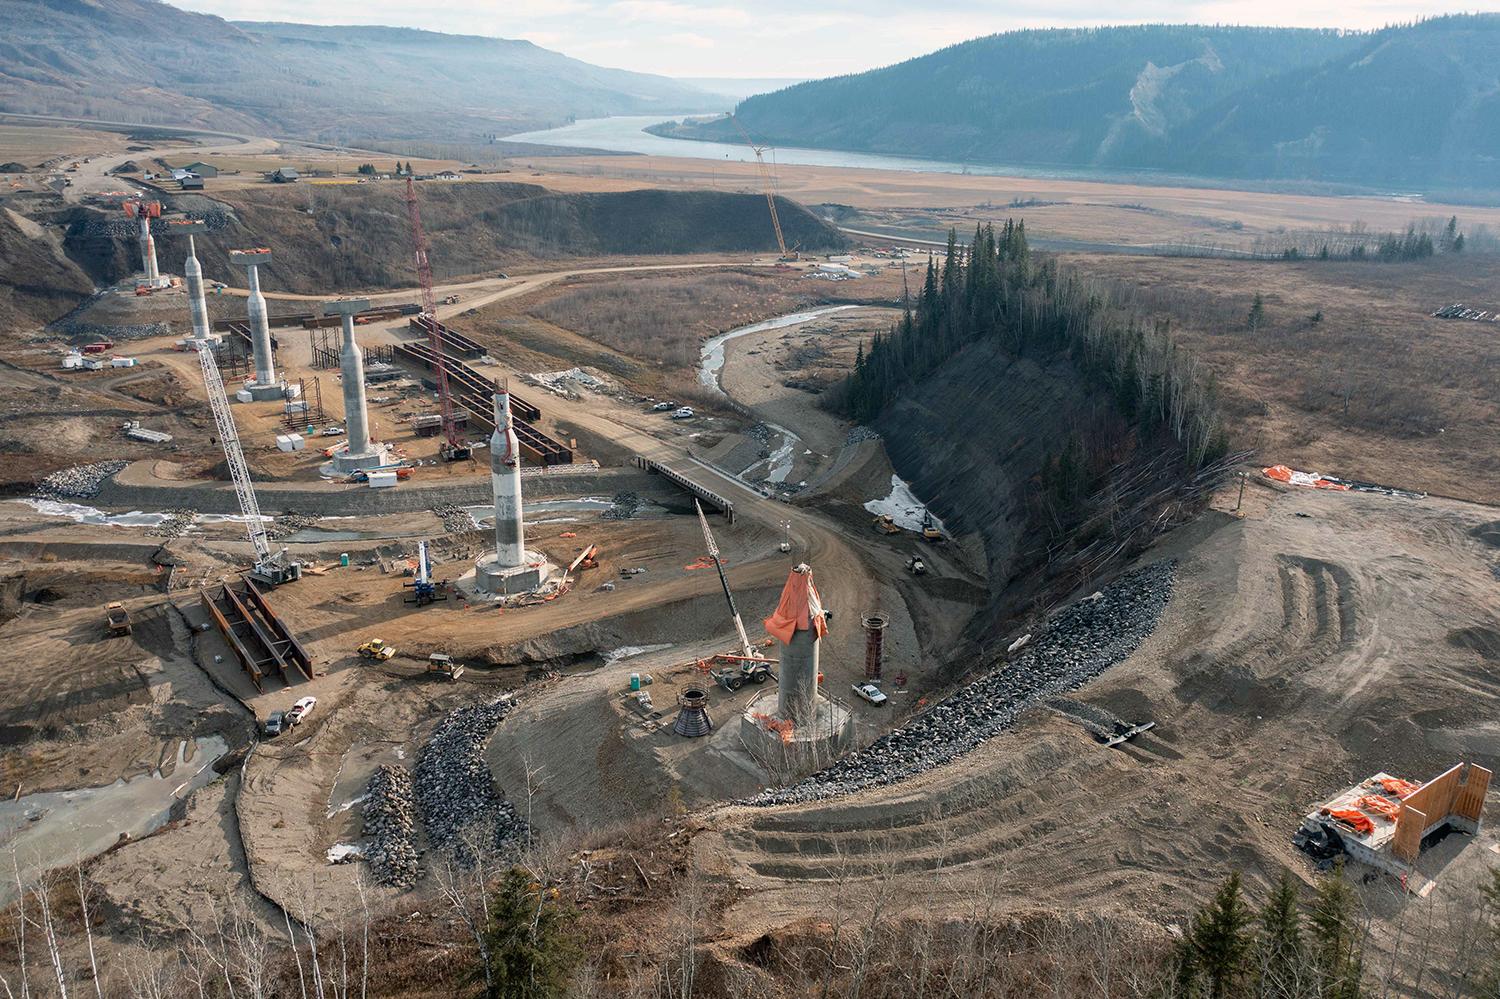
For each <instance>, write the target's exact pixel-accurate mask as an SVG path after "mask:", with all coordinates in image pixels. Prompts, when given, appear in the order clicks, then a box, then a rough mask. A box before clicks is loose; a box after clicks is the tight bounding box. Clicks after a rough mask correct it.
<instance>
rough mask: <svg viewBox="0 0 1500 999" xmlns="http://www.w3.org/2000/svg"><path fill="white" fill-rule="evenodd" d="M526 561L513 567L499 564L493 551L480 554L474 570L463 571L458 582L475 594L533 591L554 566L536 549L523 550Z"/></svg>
mask: <svg viewBox="0 0 1500 999" xmlns="http://www.w3.org/2000/svg"><path fill="white" fill-rule="evenodd" d="M526 554H527V556H528V559H529V561H528V563H527V564H526V565H522V566H519V567H515V568H509V567H502V566H501V565H499V560H498V559H497V557H496V556H495V553H494V552H489V553H488V554H486V555H482V556H480V558H479V560H478V561H476V562H475V563H474V572H473V573H472V574H465V576H464V577H463V579H461V580H459V585H460V586H463V585H464V584H465V583H467V584H468V585H469V587H471V588H472V589H473V591H474V593H475V594H476V595H477V596H479V597H486V596H489V597H504V596H512V595H515V594H518V593H535V592H536V591H537V590H540V589H541V588H542V587H543V586H545V585H546V584H547V582H548V580H550V579H551V578H552V576H553V575H554V574H555V572H556V570H557V567H556V566H554V565H553V564H552V563H551V562H548V561H547V559H546V557H545V556H543V555H540V554H538V553H537V552H527V553H526Z"/></svg>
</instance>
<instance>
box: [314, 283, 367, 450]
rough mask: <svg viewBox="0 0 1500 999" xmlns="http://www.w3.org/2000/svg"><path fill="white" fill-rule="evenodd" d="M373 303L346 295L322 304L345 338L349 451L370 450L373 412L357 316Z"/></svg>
mask: <svg viewBox="0 0 1500 999" xmlns="http://www.w3.org/2000/svg"><path fill="white" fill-rule="evenodd" d="M369 307H370V303H369V301H368V300H366V299H362V298H361V299H344V300H342V301H338V302H328V303H327V304H325V305H324V306H323V314H324V315H325V316H333V315H337V316H339V317H341V319H342V323H343V332H344V342H343V344H342V347H341V349H340V350H339V372H340V373H341V374H342V375H343V379H344V426H345V428H347V430H348V432H349V453H350V454H352V455H355V454H365V453H367V452H368V451H369V450H370V422H369V421H370V416H369V411H368V410H367V409H366V407H365V355H364V351H362V350H360V349H359V344H358V343H356V342H355V341H354V316H355V314H356V313H359V312H363V311H365V310H366V309H368V308H369Z"/></svg>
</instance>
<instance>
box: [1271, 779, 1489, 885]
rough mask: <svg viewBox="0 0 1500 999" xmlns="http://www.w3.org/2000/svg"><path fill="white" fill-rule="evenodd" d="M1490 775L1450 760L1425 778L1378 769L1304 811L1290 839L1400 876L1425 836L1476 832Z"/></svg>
mask: <svg viewBox="0 0 1500 999" xmlns="http://www.w3.org/2000/svg"><path fill="white" fill-rule="evenodd" d="M1490 776H1491V774H1490V771H1488V770H1486V769H1485V768H1484V767H1481V766H1479V765H1478V764H1476V763H1457V764H1454V765H1453V766H1452V767H1450V768H1448V769H1447V770H1445V771H1444V772H1443V773H1441V774H1439V775H1438V776H1436V777H1434V778H1433V779H1432V780H1430V781H1427V782H1426V783H1416V782H1414V781H1409V780H1405V779H1403V778H1400V777H1394V776H1392V775H1391V774H1388V773H1383V772H1382V773H1378V774H1376V775H1375V776H1373V777H1370V778H1367V779H1366V780H1363V781H1360V782H1359V783H1358V784H1355V785H1353V786H1352V787H1348V788H1345V789H1344V790H1342V791H1340V792H1339V793H1338V794H1336V795H1334V796H1333V797H1332V798H1330V799H1328V800H1327V801H1325V802H1324V803H1323V804H1321V805H1319V806H1318V807H1317V808H1314V809H1313V810H1312V811H1311V812H1308V813H1307V815H1306V816H1305V817H1304V818H1303V820H1302V827H1301V828H1300V829H1299V830H1298V831H1297V835H1296V836H1295V837H1294V842H1295V843H1296V844H1297V845H1298V846H1300V847H1302V848H1303V849H1306V850H1309V851H1310V852H1313V853H1324V854H1327V853H1334V852H1338V851H1339V850H1342V852H1344V853H1346V854H1348V855H1349V856H1350V857H1351V858H1352V859H1354V860H1358V861H1360V862H1361V863H1365V864H1369V865H1370V866H1371V867H1375V868H1378V869H1380V870H1383V871H1387V872H1389V873H1391V874H1395V875H1397V876H1400V877H1404V876H1406V875H1408V874H1410V873H1411V872H1412V871H1413V869H1414V868H1415V865H1416V863H1417V859H1418V857H1419V856H1420V855H1421V852H1422V846H1423V843H1424V842H1425V841H1427V840H1428V838H1429V837H1432V836H1434V835H1435V834H1438V833H1441V832H1443V831H1445V830H1449V831H1454V832H1464V833H1471V834H1472V833H1477V832H1478V831H1479V822H1480V816H1481V815H1482V814H1483V812H1484V798H1485V794H1486V792H1488V790H1489V786H1490Z"/></svg>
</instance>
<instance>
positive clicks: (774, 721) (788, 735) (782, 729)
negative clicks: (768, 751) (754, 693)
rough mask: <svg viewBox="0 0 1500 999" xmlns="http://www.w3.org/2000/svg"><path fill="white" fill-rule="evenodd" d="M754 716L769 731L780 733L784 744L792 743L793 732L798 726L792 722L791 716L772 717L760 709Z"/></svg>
mask: <svg viewBox="0 0 1500 999" xmlns="http://www.w3.org/2000/svg"><path fill="white" fill-rule="evenodd" d="M752 717H753V718H754V719H755V720H756V722H757V723H759V725H760V727H761V728H763V729H765V730H766V731H767V732H775V733H776V734H778V735H780V736H781V741H782V743H783V744H790V743H791V741H792V732H794V731H795V730H796V726H795V725H793V724H792V721H791V719H790V718H772V717H771V716H770V715H764V714H761V713H760V712H759V711H757V712H755V713H754V715H752Z"/></svg>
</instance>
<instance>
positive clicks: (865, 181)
mask: <svg viewBox="0 0 1500 999" xmlns="http://www.w3.org/2000/svg"><path fill="white" fill-rule="evenodd" d="M512 162H513V163H515V164H517V165H522V166H526V167H528V168H531V169H539V170H541V171H543V173H542V174H541V176H544V177H545V179H544V180H543V181H541V182H542V183H545V184H546V185H547V186H548V187H552V188H555V189H557V190H571V189H577V190H590V189H593V187H592V185H600V186H601V187H603V186H604V185H609V188H608V189H614V188H615V187H616V186H618V185H620V184H632V183H633V184H640V185H641V186H668V187H670V186H681V187H707V188H718V189H721V190H759V189H760V187H759V180H758V178H757V176H756V173H755V166H754V164H749V163H724V162H719V161H716V160H695V159H687V158H680V157H662V156H576V157H557V158H548V159H546V160H540V159H538V160H531V159H527V158H525V157H517V158H515V159H513V160H512ZM561 175H569V176H570V177H571V179H570V180H568V179H563V177H562V176H561ZM777 181H778V190H779V191H780V192H781V193H782V194H784V195H786V196H787V197H790V198H795V199H797V200H798V201H801V202H803V203H804V204H809V205H813V204H825V203H827V204H840V205H853V206H857V207H859V208H860V209H863V210H865V211H872V212H877V213H878V212H881V211H895V212H898V213H899V216H900V217H904V218H905V217H910V215H911V213H913V212H917V213H924V212H930V213H931V214H932V215H933V216H934V218H936V219H938V220H939V224H942V225H947V224H950V223H951V224H958V225H969V226H972V225H973V221H974V220H975V219H1001V220H1003V219H1004V218H1006V217H1007V216H1018V217H1019V216H1024V217H1025V219H1026V227H1027V229H1028V231H1030V232H1031V234H1032V235H1033V236H1042V237H1051V238H1055V239H1080V240H1089V241H1094V242H1113V243H1127V244H1142V243H1162V242H1167V243H1170V242H1209V243H1213V244H1214V245H1224V246H1237V247H1242V248H1245V249H1248V248H1250V246H1251V245H1252V244H1253V243H1254V241H1255V239H1256V238H1257V237H1264V236H1270V235H1274V234H1276V233H1278V232H1281V231H1283V230H1297V229H1320V230H1321V229H1329V228H1333V227H1340V226H1349V225H1352V224H1354V223H1356V222H1363V223H1364V224H1365V225H1367V226H1368V227H1369V228H1370V229H1372V230H1377V231H1387V230H1399V229H1405V228H1406V226H1407V224H1408V223H1409V222H1412V221H1416V220H1421V219H1427V218H1435V217H1442V218H1447V217H1448V216H1449V215H1452V214H1457V215H1458V217H1459V219H1460V221H1461V222H1462V223H1463V224H1464V225H1465V226H1466V227H1470V228H1473V227H1478V226H1481V225H1482V226H1487V227H1488V228H1489V229H1490V230H1491V231H1493V232H1497V233H1500V208H1468V207H1450V206H1445V205H1434V204H1427V203H1425V202H1422V201H1420V200H1417V199H1414V198H1409V197H1404V196H1392V197H1343V196H1333V195H1316V194H1270V193H1263V192H1255V191H1232V190H1222V189H1216V188H1206V187H1205V188H1195V187H1156V186H1148V185H1144V184H1125V183H1108V182H1102V181H1083V180H1061V179H1052V178H1039V177H1020V176H1016V177H991V176H975V175H969V174H944V173H915V172H907V171H900V170H852V169H843V168H838V167H812V166H787V165H785V164H783V165H782V166H780V167H778V168H777Z"/></svg>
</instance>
